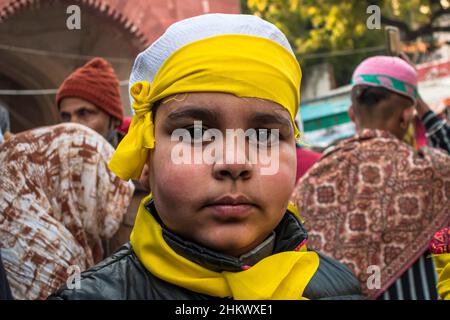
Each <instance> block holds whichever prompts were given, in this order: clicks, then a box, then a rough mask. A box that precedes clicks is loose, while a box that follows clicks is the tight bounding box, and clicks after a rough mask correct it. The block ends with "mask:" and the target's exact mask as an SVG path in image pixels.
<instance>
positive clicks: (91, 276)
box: [49, 203, 363, 300]
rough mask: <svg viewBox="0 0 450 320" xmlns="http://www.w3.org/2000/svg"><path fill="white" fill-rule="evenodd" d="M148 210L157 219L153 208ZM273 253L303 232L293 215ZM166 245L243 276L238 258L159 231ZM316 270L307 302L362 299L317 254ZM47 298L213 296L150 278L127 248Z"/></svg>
mask: <svg viewBox="0 0 450 320" xmlns="http://www.w3.org/2000/svg"><path fill="white" fill-rule="evenodd" d="M146 208H147V210H148V211H150V212H151V213H152V214H153V216H154V217H155V218H156V219H158V220H159V218H158V216H157V213H156V210H155V207H154V205H153V204H152V203H149V204H147V206H146ZM275 232H276V238H275V245H274V253H278V252H283V251H291V250H294V249H295V248H296V247H297V246H298V245H299V244H300V243H302V241H303V240H305V239H306V237H307V233H306V231H305V229H304V228H303V225H302V224H301V223H300V222H299V221H298V219H297V218H296V217H295V216H294V215H293V214H291V213H286V214H285V216H284V217H283V219H282V221H281V222H280V224H279V225H278V226H277V228H276V229H275ZM163 236H164V239H165V241H166V242H167V243H168V244H169V245H170V246H171V247H172V248H173V249H174V250H175V251H176V252H177V253H178V254H180V255H183V256H184V257H186V258H188V259H190V260H191V261H194V262H196V263H198V264H200V265H202V266H204V267H206V268H209V269H210V270H214V271H220V270H227V271H233V272H237V271H242V268H241V267H242V265H241V264H242V263H241V261H240V260H239V259H238V258H235V257H231V256H227V255H224V254H221V253H218V252H215V251H212V250H209V249H207V248H205V247H201V246H199V245H198V244H195V243H193V242H189V241H186V240H184V239H181V238H180V237H178V236H177V235H175V234H173V233H171V232H169V231H168V230H167V229H165V228H163ZM319 256H320V263H319V268H318V270H317V271H316V273H315V274H314V276H313V277H312V279H311V281H310V282H309V284H308V286H307V287H306V289H305V292H304V294H303V295H304V296H305V297H307V298H309V299H363V296H362V295H361V291H360V286H359V282H358V280H357V279H356V277H355V276H354V274H353V273H352V272H351V271H350V269H348V268H347V267H346V266H344V265H343V264H341V263H339V262H337V261H335V260H333V259H331V258H328V257H325V256H323V255H320V254H319ZM49 299H149V300H159V299H161V300H171V299H180V300H205V299H217V298H216V297H211V296H207V295H204V294H200V293H196V292H192V291H189V290H187V289H185V288H182V287H179V286H176V285H173V284H171V283H168V282H166V281H163V280H161V279H159V278H157V277H156V276H154V275H152V274H151V273H150V272H149V271H147V269H145V267H144V266H143V265H142V264H141V262H140V261H139V259H138V257H137V256H136V254H135V253H134V252H133V249H132V247H131V245H130V244H129V243H127V244H125V245H124V246H122V247H121V248H120V249H119V250H118V251H117V252H116V253H114V254H113V255H112V256H110V257H109V258H107V259H106V260H104V261H102V262H101V263H100V264H98V265H97V266H95V267H93V268H91V269H90V270H88V271H86V272H83V273H82V275H81V284H80V289H68V288H67V287H63V288H61V289H59V290H58V291H57V292H56V293H54V294H53V295H52V296H50V297H49Z"/></svg>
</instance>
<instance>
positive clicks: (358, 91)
mask: <svg viewBox="0 0 450 320" xmlns="http://www.w3.org/2000/svg"><path fill="white" fill-rule="evenodd" d="M352 80H353V88H352V91H351V99H352V105H351V107H350V109H349V115H350V117H351V119H352V120H353V121H354V122H355V124H356V130H357V134H356V135H355V136H354V137H352V138H350V139H346V140H344V141H342V142H340V143H338V144H337V145H336V146H334V147H332V148H330V149H328V150H326V151H325V152H324V154H323V155H322V158H321V159H320V161H319V162H318V163H317V164H316V165H315V166H314V167H313V168H312V169H311V170H310V171H309V172H307V173H306V174H305V176H303V177H302V178H301V179H300V181H299V183H298V185H297V187H296V190H295V192H294V195H293V199H294V201H295V202H296V204H297V205H298V207H299V210H300V212H301V213H302V215H303V216H304V218H305V220H306V226H307V229H308V230H309V231H310V246H312V247H313V248H314V249H316V250H319V251H322V252H324V253H325V254H328V255H331V256H332V257H334V258H335V259H337V260H340V261H341V262H344V263H345V264H347V265H348V266H349V267H351V269H352V270H354V272H355V273H356V275H357V276H358V278H359V280H360V283H361V286H362V288H363V291H364V293H365V294H366V295H367V296H368V297H370V298H379V297H383V298H385V299H430V298H436V297H437V293H436V290H435V289H434V285H435V282H434V279H433V276H434V270H433V266H432V260H431V259H429V258H427V255H428V254H427V253H426V250H427V247H428V243H429V241H430V238H431V236H432V235H433V234H434V233H435V232H436V231H437V230H439V229H440V228H442V227H444V226H446V225H448V223H449V221H450V193H449V190H448V188H449V186H450V157H449V156H448V155H447V154H446V153H445V152H444V151H442V150H439V149H435V148H430V147H424V148H422V149H420V150H419V151H416V150H415V149H414V148H413V147H412V146H410V145H408V144H407V143H405V142H404V140H405V135H407V133H408V128H409V127H410V123H411V120H412V118H413V115H414V112H415V105H416V103H419V104H420V103H421V102H420V99H418V95H417V74H416V71H415V69H414V68H413V67H412V66H411V65H409V64H408V63H407V62H405V61H404V60H402V59H400V58H398V57H387V56H376V57H372V58H368V59H366V60H364V61H363V62H362V63H361V64H360V65H359V66H358V67H357V68H356V70H355V72H354V74H353V78H352ZM418 100H419V101H418ZM426 120H427V119H425V121H426ZM373 267H375V268H374V269H370V268H373ZM376 268H377V269H376ZM375 269H376V270H375ZM376 271H378V273H377V274H378V275H379V277H378V279H379V282H378V283H377V282H376V281H375V280H373V279H374V278H373V277H372V278H369V277H370V276H371V275H373V274H374V272H376ZM371 281H372V282H371Z"/></svg>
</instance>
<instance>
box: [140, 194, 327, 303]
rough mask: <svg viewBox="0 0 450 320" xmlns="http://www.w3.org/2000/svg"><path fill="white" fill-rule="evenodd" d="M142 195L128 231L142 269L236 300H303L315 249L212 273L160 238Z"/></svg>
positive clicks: (316, 263)
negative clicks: (238, 269)
mask: <svg viewBox="0 0 450 320" xmlns="http://www.w3.org/2000/svg"><path fill="white" fill-rule="evenodd" d="M150 198H151V195H149V196H148V197H145V198H144V199H143V200H142V202H141V204H140V206H139V210H138V213H137V217H136V222H135V225H134V228H133V231H132V233H131V245H132V247H133V250H134V252H135V253H136V255H137V256H138V258H139V260H140V261H141V263H142V264H143V265H144V266H145V268H146V269H147V270H148V271H149V272H151V273H152V274H153V275H155V276H156V277H158V278H160V279H162V280H164V281H167V282H169V283H172V284H175V285H178V286H180V287H183V288H185V289H188V290H191V291H194V292H198V293H202V294H206V295H210V296H215V297H222V298H225V297H231V298H233V299H236V300H256V299H283V300H299V299H300V300H306V299H307V298H304V297H302V294H303V291H304V290H305V287H306V286H307V285H308V283H309V281H310V280H311V278H312V277H313V275H314V273H315V272H316V270H317V268H318V266H319V257H318V255H317V253H315V252H311V251H309V252H307V251H303V252H297V251H288V252H281V253H277V254H274V255H271V256H269V257H267V258H265V259H263V260H261V261H259V262H258V263H257V264H255V265H254V266H252V267H251V268H250V269H248V270H245V271H240V272H227V271H222V272H215V271H212V270H209V269H206V268H204V267H202V266H200V265H198V264H196V263H194V262H192V261H190V260H188V259H186V258H185V257H183V256H180V255H179V254H177V253H176V252H175V251H174V250H173V249H172V248H171V247H170V246H169V245H168V244H167V243H166V242H165V240H164V238H163V235H162V228H161V225H160V224H159V223H158V222H157V221H156V220H155V218H154V217H153V216H152V215H151V213H149V212H148V211H147V210H146V209H145V206H144V205H145V203H147V201H148V200H149V199H150Z"/></svg>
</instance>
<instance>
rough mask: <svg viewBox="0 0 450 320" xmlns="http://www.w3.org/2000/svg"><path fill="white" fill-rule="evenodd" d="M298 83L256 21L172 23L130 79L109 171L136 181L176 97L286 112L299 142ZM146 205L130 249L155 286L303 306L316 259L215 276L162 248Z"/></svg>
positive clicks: (290, 62)
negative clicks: (162, 108)
mask: <svg viewBox="0 0 450 320" xmlns="http://www.w3.org/2000/svg"><path fill="white" fill-rule="evenodd" d="M300 81H301V70H300V66H299V64H298V62H297V60H296V59H295V56H294V54H293V52H292V49H291V47H290V46H289V43H288V41H287V40H286V37H285V36H284V35H283V34H282V33H281V31H280V30H278V28H276V27H275V26H274V25H272V24H270V23H268V22H266V21H264V20H262V19H260V18H258V17H255V16H249V15H228V14H210V15H203V16H198V17H194V18H191V19H187V20H183V21H180V22H178V23H175V24H174V25H172V26H171V27H170V28H169V29H168V30H167V31H166V33H164V35H163V36H162V37H161V38H159V39H158V40H157V41H156V42H155V43H154V44H152V45H151V46H150V47H149V48H148V49H146V50H145V51H144V52H142V53H141V54H139V56H138V57H137V59H136V62H135V64H134V66H133V71H132V74H131V77H130V94H131V97H132V105H133V109H134V112H135V115H134V117H133V120H132V122H131V126H130V128H129V131H128V134H127V135H126V136H125V138H124V139H123V140H122V141H121V143H120V144H119V146H118V148H117V150H116V153H115V154H114V156H113V158H112V160H111V162H110V163H109V167H110V169H111V170H112V171H113V172H114V173H116V174H117V175H118V176H119V177H121V178H122V179H130V178H135V179H137V178H139V176H140V174H141V171H142V168H143V166H144V164H145V160H146V158H147V153H148V150H149V149H152V148H154V146H155V143H156V141H155V136H154V125H153V122H152V106H153V104H154V103H155V102H157V101H159V100H161V99H164V98H165V97H168V96H171V95H175V94H179V93H187V92H224V93H231V94H234V95H236V96H238V97H254V98H261V99H266V100H270V101H273V102H276V103H278V104H279V105H281V106H282V107H284V108H286V110H288V111H289V114H290V115H291V118H292V124H293V127H294V128H295V135H296V137H298V135H299V132H298V129H297V128H296V125H295V122H294V119H295V115H296V113H297V111H298V106H299V102H300ZM147 200H148V198H146V199H144V200H143V201H142V203H141V205H140V207H139V211H138V215H137V218H136V222H135V226H134V228H133V232H132V234H131V245H132V247H133V250H134V252H135V253H136V255H137V256H138V257H139V260H140V261H141V263H142V264H143V265H144V266H145V267H146V269H147V270H149V271H150V272H152V274H154V275H155V276H157V277H158V278H160V279H163V280H165V281H168V282H170V283H173V284H175V285H179V286H181V287H183V288H186V289H188V290H192V291H195V292H199V293H203V294H207V295H212V296H216V297H232V298H234V299H302V298H303V292H304V289H305V287H306V286H307V284H308V283H309V281H310V280H311V278H312V277H313V275H314V273H315V272H316V270H317V268H318V266H319V257H318V255H317V254H316V253H315V252H306V251H302V252H295V251H289V252H282V253H277V254H274V255H271V256H269V257H267V258H265V259H263V260H261V261H260V262H258V263H257V264H256V265H254V266H253V267H251V268H250V269H248V270H246V271H241V272H236V273H229V272H213V271H211V270H208V269H206V268H204V267H202V266H200V265H197V264H196V263H194V262H192V261H190V260H188V259H186V258H184V257H182V256H180V255H178V254H177V253H176V252H174V251H173V250H172V249H171V248H170V246H168V245H167V243H165V241H164V239H163V237H162V228H161V226H160V225H159V224H158V223H157V222H156V221H155V219H153V217H152V216H151V215H150V214H149V213H148V212H147V211H146V209H145V207H144V204H145V201H147ZM293 214H295V212H294V213H293Z"/></svg>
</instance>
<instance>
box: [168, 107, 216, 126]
mask: <svg viewBox="0 0 450 320" xmlns="http://www.w3.org/2000/svg"><path fill="white" fill-rule="evenodd" d="M167 118H168V119H169V120H180V119H186V118H191V119H198V120H202V121H209V122H214V121H217V118H218V117H217V113H216V112H213V111H211V110H208V109H204V108H200V107H187V108H183V109H182V110H175V111H173V112H171V113H169V115H168V116H167Z"/></svg>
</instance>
